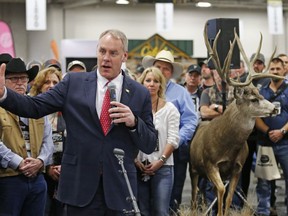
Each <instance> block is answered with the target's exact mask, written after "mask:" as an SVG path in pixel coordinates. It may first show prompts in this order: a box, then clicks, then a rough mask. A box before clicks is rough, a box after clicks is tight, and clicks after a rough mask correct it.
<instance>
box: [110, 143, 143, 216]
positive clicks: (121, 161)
mask: <svg viewBox="0 0 288 216" xmlns="http://www.w3.org/2000/svg"><path fill="white" fill-rule="evenodd" d="M113 153H114V155H115V157H116V158H117V159H118V162H119V164H120V166H121V168H122V173H123V175H124V178H125V181H126V184H127V187H128V191H129V194H130V197H131V200H132V205H133V210H132V211H131V212H132V213H133V212H134V213H135V216H141V214H140V210H139V208H138V205H137V202H136V198H135V196H134V194H133V191H132V188H131V185H130V182H129V178H128V175H127V171H126V170H125V167H124V154H125V153H124V151H123V150H122V149H117V148H115V149H114V150H113ZM124 213H125V214H129V213H130V212H129V211H125V210H124Z"/></svg>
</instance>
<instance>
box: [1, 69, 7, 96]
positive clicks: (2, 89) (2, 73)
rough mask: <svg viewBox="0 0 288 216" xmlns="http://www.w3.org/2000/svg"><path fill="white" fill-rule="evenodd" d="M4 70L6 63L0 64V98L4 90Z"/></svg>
mask: <svg viewBox="0 0 288 216" xmlns="http://www.w3.org/2000/svg"><path fill="white" fill-rule="evenodd" d="M5 70H6V64H4V63H3V64H1V66H0V98H1V97H3V95H4V92H5V90H4V89H5V88H4V87H5Z"/></svg>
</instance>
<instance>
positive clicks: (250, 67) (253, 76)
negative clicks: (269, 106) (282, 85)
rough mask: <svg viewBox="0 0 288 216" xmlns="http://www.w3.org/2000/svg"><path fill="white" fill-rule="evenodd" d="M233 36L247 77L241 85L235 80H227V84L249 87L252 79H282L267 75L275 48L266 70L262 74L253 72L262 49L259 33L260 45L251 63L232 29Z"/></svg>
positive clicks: (261, 38)
mask: <svg viewBox="0 0 288 216" xmlns="http://www.w3.org/2000/svg"><path fill="white" fill-rule="evenodd" d="M234 35H235V38H234V39H236V41H237V45H238V47H239V50H240V53H241V55H242V57H243V60H244V62H245V63H246V65H247V66H248V76H247V78H246V80H245V82H243V83H241V82H236V81H235V80H233V79H230V78H229V80H230V82H229V83H230V84H231V85H233V86H248V85H250V84H251V83H252V81H253V80H254V79H260V78H267V77H268V78H278V79H284V77H281V76H276V75H273V74H268V71H269V65H270V63H271V61H272V59H273V57H274V55H275V53H276V47H275V49H274V52H273V53H272V55H271V57H270V60H269V63H268V67H267V69H266V70H265V71H264V72H262V73H256V72H255V71H254V68H253V64H254V62H255V61H256V59H257V56H258V55H259V53H260V50H261V47H262V40H263V37H262V34H261V33H260V43H259V46H258V49H257V52H256V54H255V56H254V58H253V59H252V60H251V61H249V59H248V57H247V55H246V53H245V51H244V49H243V46H242V43H241V41H240V38H239V36H238V34H237V32H236V30H235V29H234Z"/></svg>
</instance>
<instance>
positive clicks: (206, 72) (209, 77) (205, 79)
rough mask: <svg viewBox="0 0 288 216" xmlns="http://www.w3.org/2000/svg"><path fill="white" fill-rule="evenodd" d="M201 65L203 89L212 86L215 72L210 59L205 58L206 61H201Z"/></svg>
mask: <svg viewBox="0 0 288 216" xmlns="http://www.w3.org/2000/svg"><path fill="white" fill-rule="evenodd" d="M199 66H200V67H201V77H202V83H201V88H203V89H206V88H210V87H211V86H213V85H214V84H215V83H214V79H213V72H212V70H211V69H210V68H209V66H208V61H207V60H205V61H204V62H201V63H200V64H199Z"/></svg>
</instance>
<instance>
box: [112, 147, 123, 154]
mask: <svg viewBox="0 0 288 216" xmlns="http://www.w3.org/2000/svg"><path fill="white" fill-rule="evenodd" d="M113 153H114V155H115V156H117V155H119V156H124V155H125V152H124V151H123V150H122V149H119V148H114V150H113Z"/></svg>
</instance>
